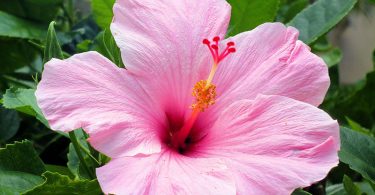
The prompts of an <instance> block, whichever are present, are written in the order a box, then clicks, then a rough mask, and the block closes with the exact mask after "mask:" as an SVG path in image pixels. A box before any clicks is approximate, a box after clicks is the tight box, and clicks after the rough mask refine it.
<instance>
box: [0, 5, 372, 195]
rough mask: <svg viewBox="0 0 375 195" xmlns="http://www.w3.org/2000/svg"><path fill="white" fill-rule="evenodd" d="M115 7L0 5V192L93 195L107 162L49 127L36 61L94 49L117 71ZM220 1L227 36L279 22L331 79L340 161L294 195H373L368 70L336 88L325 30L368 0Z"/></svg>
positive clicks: (337, 57) (344, 21) (338, 55)
mask: <svg viewBox="0 0 375 195" xmlns="http://www.w3.org/2000/svg"><path fill="white" fill-rule="evenodd" d="M114 2H115V0H91V1H90V0H54V1H50V0H11V1H10V0H0V97H1V100H0V102H1V105H2V106H1V105H0V146H1V148H2V149H0V194H20V193H25V194H48V193H50V194H51V193H57V192H59V193H61V194H100V193H101V191H100V188H99V186H98V183H97V181H96V180H95V175H94V169H95V167H98V166H100V165H102V164H104V163H105V162H107V161H108V158H107V157H105V156H103V155H101V154H99V153H98V152H96V151H94V150H93V149H92V148H91V147H90V146H89V145H88V144H87V142H86V141H85V139H86V138H87V135H85V134H84V133H83V132H82V131H81V130H77V131H75V133H73V134H71V135H70V138H72V136H73V137H75V138H76V139H75V141H74V140H72V143H71V141H70V139H69V136H68V135H67V134H64V133H56V132H54V131H51V130H50V129H49V127H48V122H47V121H46V120H45V118H44V116H43V114H42V113H41V111H40V109H39V108H38V106H37V104H36V101H35V96H34V91H35V88H36V85H37V83H38V81H39V80H40V75H41V72H42V70H43V64H44V62H46V61H48V60H49V59H51V58H52V57H55V58H67V57H69V56H71V55H73V54H75V53H80V52H85V51H89V50H95V51H98V52H100V53H101V54H103V55H104V56H106V57H107V58H109V59H110V60H112V61H113V62H114V63H115V64H117V65H118V66H119V67H125V66H126V65H124V64H123V63H122V60H121V57H120V53H119V49H118V48H117V45H116V43H115V42H114V39H113V37H112V35H111V32H110V30H109V25H110V22H111V20H112V16H113V14H112V6H113V4H114ZM228 2H229V3H230V4H231V5H232V20H231V23H230V29H229V32H228V36H233V35H236V34H238V33H240V32H243V31H247V30H251V29H253V28H254V27H256V26H257V25H259V24H261V23H264V22H272V21H279V22H282V23H284V24H287V25H290V26H294V27H296V28H298V29H299V30H300V39H301V40H302V41H304V42H305V43H307V44H309V45H310V47H311V49H312V51H313V52H314V53H316V54H318V55H319V56H321V57H322V58H323V59H324V60H325V62H326V63H327V65H328V67H329V73H330V77H331V82H332V83H331V87H330V89H329V92H328V94H327V96H326V99H325V101H324V103H323V104H322V105H321V108H322V109H323V110H325V111H327V112H328V113H329V114H330V115H331V116H332V117H333V118H336V119H337V120H338V121H339V123H340V124H341V125H342V128H341V142H342V146H341V150H340V153H339V157H340V161H341V162H340V165H339V166H338V167H336V168H334V169H333V170H332V171H331V173H330V174H329V176H328V177H327V178H326V179H324V180H323V181H320V182H318V183H316V184H314V185H312V186H310V187H307V188H305V189H298V190H296V191H295V192H294V194H310V193H311V194H329V195H336V194H337V195H338V194H349V195H352V194H353V195H354V194H355V195H360V194H375V183H374V182H375V138H374V135H375V72H374V71H367V75H366V76H363V78H362V79H360V80H358V82H354V83H350V84H348V83H345V84H343V82H341V81H342V77H341V78H340V74H339V70H340V68H341V66H340V64H341V63H342V59H343V56H344V52H343V50H342V49H341V48H340V47H339V45H338V44H335V43H333V42H334V41H333V39H332V37H335V34H334V33H333V31H335V30H336V31H337V32H339V33H340V32H342V31H343V29H345V28H348V26H349V27H350V25H355V24H353V23H351V24H350V19H349V17H348V14H350V13H353V12H355V13H362V14H363V15H365V16H368V17H369V18H371V17H372V16H371V14H370V13H371V12H372V11H374V5H375V4H374V3H375V2H374V0H358V1H357V0H317V1H313V0H267V1H264V0H252V1H249V0H228ZM369 10H370V11H369ZM371 10H372V11H371ZM369 20H370V19H369ZM52 21H54V22H52ZM368 28H369V29H371V28H372V29H373V28H374V26H369V27H368ZM332 29H334V30H332ZM366 29H367V28H364V30H366ZM356 36H358V37H360V36H361V35H360V34H358V35H356ZM373 38H374V39H375V33H374V34H373ZM344 41H345V40H344ZM371 47H372V49H373V48H375V45H372V46H371ZM368 57H369V58H372V59H374V55H373V56H368ZM352 66H353V67H355V68H358V69H361V67H360V66H359V65H358V64H352ZM357 66H358V67H357ZM371 66H373V64H372V65H371ZM372 70H373V69H372ZM74 142H76V143H74ZM77 148H78V149H77ZM14 162H23V163H16V165H15V163H14ZM82 162H85V163H82Z"/></svg>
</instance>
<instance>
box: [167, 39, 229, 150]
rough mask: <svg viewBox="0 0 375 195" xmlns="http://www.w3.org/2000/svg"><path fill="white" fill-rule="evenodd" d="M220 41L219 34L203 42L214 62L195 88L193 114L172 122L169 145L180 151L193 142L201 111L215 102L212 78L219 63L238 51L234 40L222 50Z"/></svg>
mask: <svg viewBox="0 0 375 195" xmlns="http://www.w3.org/2000/svg"><path fill="white" fill-rule="evenodd" d="M219 41H220V37H218V36H216V37H214V38H213V39H212V42H211V41H209V40H208V39H204V40H203V44H205V45H207V47H208V49H209V51H210V52H211V55H212V58H213V62H214V63H213V65H212V68H211V71H210V74H209V75H208V78H207V79H206V80H201V81H198V82H197V83H196V84H195V86H194V88H193V92H192V95H193V96H194V98H195V102H194V103H193V104H192V106H191V108H192V109H193V111H192V113H191V116H190V117H189V118H188V119H187V120H186V121H184V122H182V123H181V122H178V123H176V122H172V123H171V122H170V129H169V133H168V134H169V140H168V145H170V146H171V147H173V148H174V149H176V150H177V151H179V152H180V153H183V151H185V150H186V149H187V147H188V145H189V144H191V140H192V135H190V134H191V132H192V128H193V126H194V124H195V121H196V120H197V118H198V116H199V113H200V112H204V111H205V109H207V108H208V107H209V106H210V105H213V104H214V103H215V98H216V86H215V85H213V84H212V80H213V78H214V75H215V73H216V70H217V68H218V65H219V63H220V62H222V61H223V60H224V59H225V58H226V57H227V56H228V55H229V54H231V53H234V52H236V48H235V47H234V46H235V44H234V42H228V43H227V44H226V48H225V49H224V50H222V51H221V52H220V51H219ZM169 121H171V120H169ZM172 121H174V120H172ZM176 128H177V129H176Z"/></svg>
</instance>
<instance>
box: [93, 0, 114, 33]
mask: <svg viewBox="0 0 375 195" xmlns="http://www.w3.org/2000/svg"><path fill="white" fill-rule="evenodd" d="M114 3H115V0H92V2H91V7H92V11H93V15H94V19H95V21H96V23H97V24H98V25H99V26H100V27H101V28H102V29H106V28H108V27H109V25H110V24H111V21H112V18H113V11H112V8H113V5H114Z"/></svg>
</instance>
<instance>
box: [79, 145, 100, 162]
mask: <svg viewBox="0 0 375 195" xmlns="http://www.w3.org/2000/svg"><path fill="white" fill-rule="evenodd" d="M78 145H79V147H80V148H81V149H82V150H83V152H85V153H86V154H87V155H88V156H89V157H90V158H91V159H92V160H93V162H94V163H96V165H97V166H99V165H100V163H99V161H98V160H96V158H95V157H94V156H92V155H91V153H90V151H89V150H88V149H87V148H86V147H85V146H83V145H82V144H81V143H79V142H78Z"/></svg>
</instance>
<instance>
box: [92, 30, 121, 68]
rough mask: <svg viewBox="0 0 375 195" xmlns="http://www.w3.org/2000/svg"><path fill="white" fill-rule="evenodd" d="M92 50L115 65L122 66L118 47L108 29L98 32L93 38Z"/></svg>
mask: <svg viewBox="0 0 375 195" xmlns="http://www.w3.org/2000/svg"><path fill="white" fill-rule="evenodd" d="M94 50H96V51H98V52H99V53H101V54H102V55H104V56H105V57H107V58H108V59H110V60H111V61H112V62H113V63H115V64H116V65H117V66H119V67H124V64H123V62H122V58H121V52H120V49H119V48H118V46H117V44H116V42H115V39H114V38H113V36H112V34H111V31H110V30H108V29H106V30H104V31H103V32H101V33H99V35H98V36H97V37H96V39H95V46H94Z"/></svg>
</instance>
